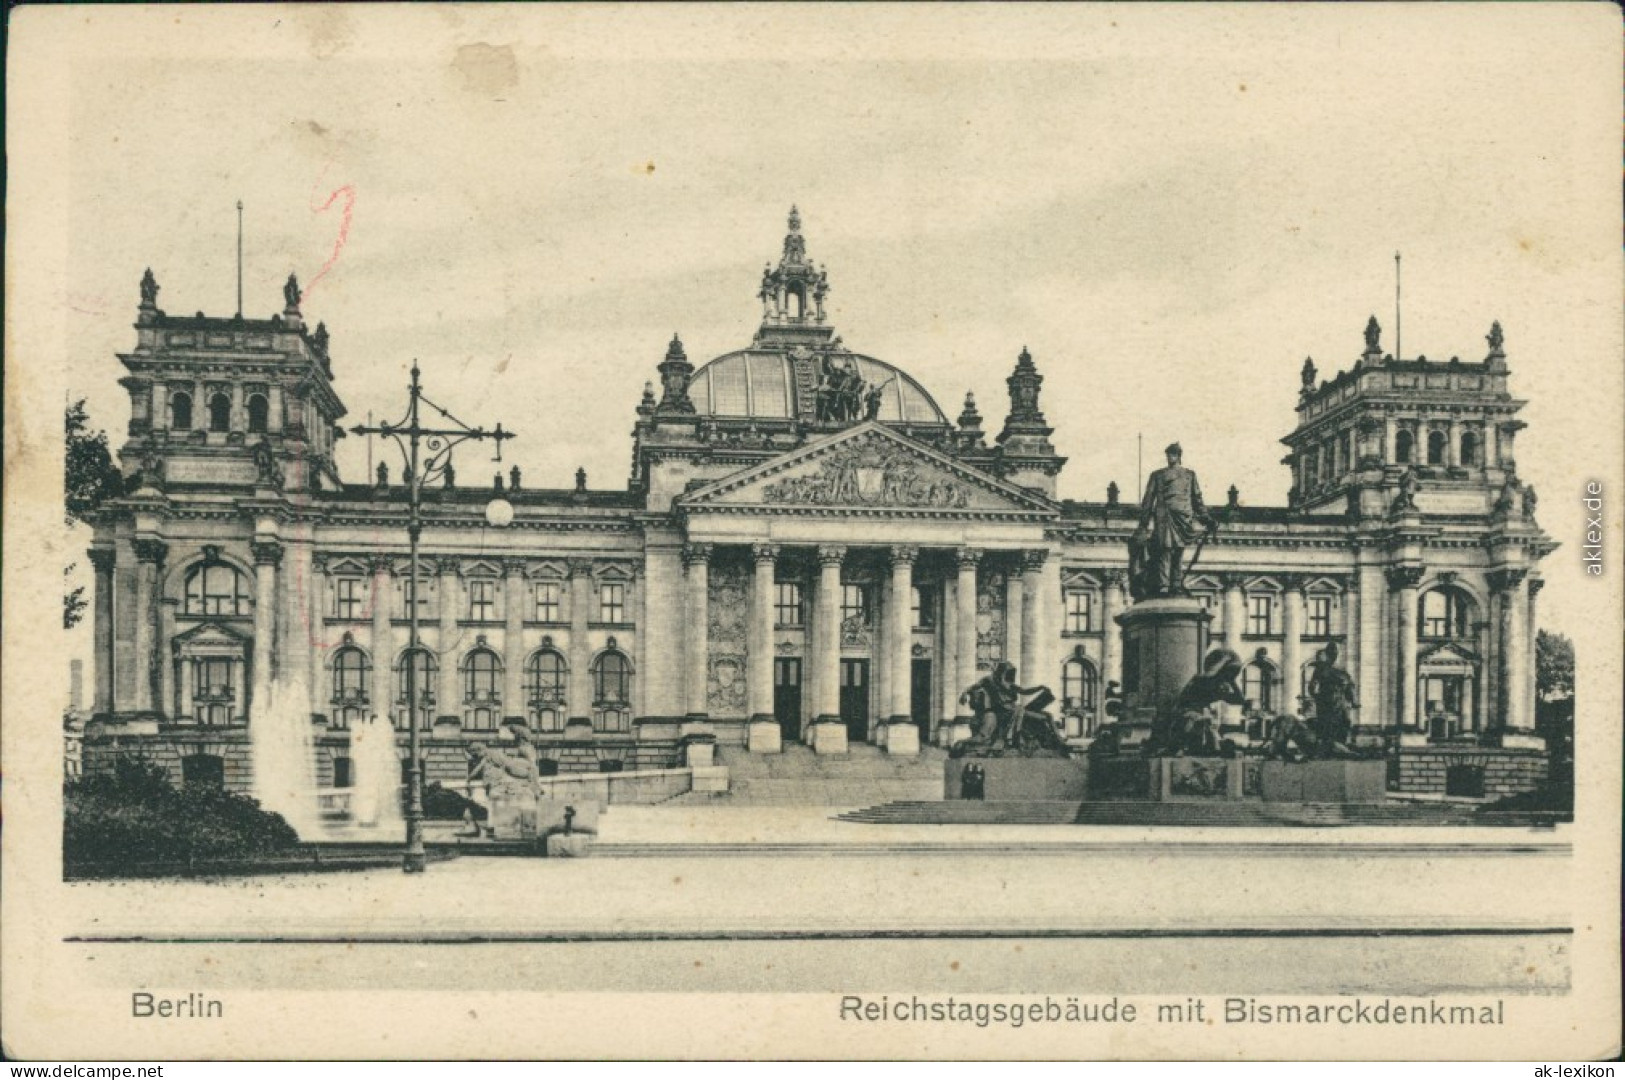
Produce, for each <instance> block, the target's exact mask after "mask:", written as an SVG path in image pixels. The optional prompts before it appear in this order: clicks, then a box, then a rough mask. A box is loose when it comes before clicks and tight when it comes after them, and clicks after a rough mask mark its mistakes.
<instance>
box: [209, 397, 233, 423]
mask: <svg viewBox="0 0 1625 1080" xmlns="http://www.w3.org/2000/svg"><path fill="white" fill-rule="evenodd" d="M209 430H210V431H230V430H231V399H230V398H229V397H227V396H226V395H225V394H215V395H214V396H213V397H211V398H209Z"/></svg>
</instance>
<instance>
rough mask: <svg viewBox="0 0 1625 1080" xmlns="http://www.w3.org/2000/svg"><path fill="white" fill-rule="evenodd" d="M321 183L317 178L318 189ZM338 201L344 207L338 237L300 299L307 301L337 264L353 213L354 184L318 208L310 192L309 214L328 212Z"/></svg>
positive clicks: (335, 194) (340, 212) (345, 187)
mask: <svg viewBox="0 0 1625 1080" xmlns="http://www.w3.org/2000/svg"><path fill="white" fill-rule="evenodd" d="M323 175H324V176H325V175H326V170H325V169H324V170H323ZM321 182H322V181H321V178H320V177H318V178H317V179H316V184H317V186H318V187H319V186H320V185H321ZM340 199H343V200H344V207H343V209H342V210H340V211H339V214H340V218H339V234H338V237H337V239H335V240H334V241H333V250H332V252H331V253H330V254H329V255H328V256H327V261H326V262H324V263H322V268H321V269H320V270H318V271H316V276H315V277H313V278H311V279H310V281H309V283H308V284H306V285H305V291H304V296H303V297H302V299H309V297H310V294H311V293H312V292H314V291H315V289H316V283H317V282H318V281H320V280H322V278H324V277H326V276H327V272H328V271H329V270H331V269H333V264H334V263H336V262H338V260H339V252H341V251H343V250H344V245H345V242H346V241H348V240H349V239H350V216H351V215H352V214H353V213H354V212H355V185H354V184H345V185H344V186H343V187H340V188H335V189H334V190H333V191H332V192H331V193H330V194H329V195H328V196H327V201H326V202H324V203H322V204H321V205H320V206H317V205H316V200H315V193H314V191H313V192H312V198H311V207H310V209H311V212H312V213H315V214H323V213H326V212H327V211H328V210H330V209H332V207H333V204H334V203H336V202H338V201H339V200H340Z"/></svg>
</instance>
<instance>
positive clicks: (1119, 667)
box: [1100, 570, 1128, 715]
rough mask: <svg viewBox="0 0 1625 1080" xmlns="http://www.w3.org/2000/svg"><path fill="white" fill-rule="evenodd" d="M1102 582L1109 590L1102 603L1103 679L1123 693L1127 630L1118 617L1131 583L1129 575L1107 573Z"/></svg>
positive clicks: (1101, 648) (1102, 598) (1121, 572)
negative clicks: (1125, 586)
mask: <svg viewBox="0 0 1625 1080" xmlns="http://www.w3.org/2000/svg"><path fill="white" fill-rule="evenodd" d="M1101 580H1102V581H1104V582H1105V588H1104V590H1103V591H1102V594H1101V602H1100V666H1101V668H1102V669H1103V670H1102V671H1101V676H1100V677H1101V678H1102V679H1104V680H1105V681H1106V682H1107V683H1116V684H1117V686H1118V689H1119V690H1121V689H1122V688H1123V630H1122V627H1120V626H1118V625H1117V616H1118V614H1120V613H1121V612H1122V610H1123V586H1124V585H1125V584H1126V583H1127V581H1128V573H1127V572H1126V571H1123V570H1107V571H1106V572H1105V573H1103V574H1101ZM1101 690H1102V691H1104V690H1105V687H1104V686H1103V687H1101ZM1103 707H1104V706H1103ZM1102 715H1104V713H1102Z"/></svg>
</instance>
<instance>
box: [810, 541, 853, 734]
mask: <svg viewBox="0 0 1625 1080" xmlns="http://www.w3.org/2000/svg"><path fill="white" fill-rule="evenodd" d="M845 559H846V548H844V547H838V546H825V547H820V548H819V549H818V595H817V598H816V602H817V605H818V610H817V617H816V619H815V620H814V621H815V623H816V624H817V625H816V633H817V639H818V640H817V644H816V648H815V649H814V664H815V666H816V667H817V669H818V670H817V674H816V677H815V679H814V680H813V681H814V691H815V693H816V694H817V702H818V707H817V708H816V709H815V710H813V713H814V716H815V717H816V718H817V719H818V720H819V721H820V722H822V721H838V720H840V718H841V563H842V562H844V561H845Z"/></svg>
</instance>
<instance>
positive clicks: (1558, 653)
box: [1535, 630, 1574, 701]
mask: <svg viewBox="0 0 1625 1080" xmlns="http://www.w3.org/2000/svg"><path fill="white" fill-rule="evenodd" d="M1535 695H1536V697H1537V698H1538V699H1539V700H1541V701H1551V700H1553V699H1555V698H1567V697H1573V696H1574V642H1572V641H1570V640H1569V639H1568V638H1566V637H1564V636H1563V635H1562V634H1554V633H1551V632H1550V631H1546V630H1541V631H1539V632H1538V633H1536V634H1535Z"/></svg>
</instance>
